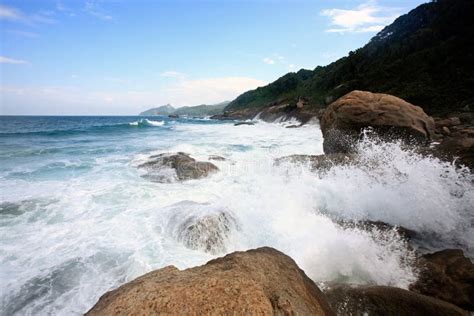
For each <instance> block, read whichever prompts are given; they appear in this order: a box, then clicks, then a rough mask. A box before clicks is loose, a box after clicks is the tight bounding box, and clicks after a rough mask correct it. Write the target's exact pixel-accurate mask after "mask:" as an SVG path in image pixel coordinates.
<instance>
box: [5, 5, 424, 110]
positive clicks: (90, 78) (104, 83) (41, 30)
mask: <svg viewBox="0 0 474 316" xmlns="http://www.w3.org/2000/svg"><path fill="white" fill-rule="evenodd" d="M424 2H426V1H419V0H379V1H375V0H368V1H367V0H363V1H354V0H350V1H348V0H321V1H316V0H313V1H309V0H307V1H303V0H253V1H250V0H239V1H237V0H228V1H224V0H222V1H217V0H213V1H204V0H194V1H191V0H188V1H185V0H174V1H160V0H156V1H153V0H133V1H132V0H102V1H100V0H84V1H81V0H69V1H68V0H22V1H19V0H17V1H10V0H0V115H136V114H138V113H139V112H141V111H143V110H146V109H148V108H151V107H154V106H159V105H163V104H168V103H170V104H172V105H174V106H176V107H179V106H184V105H188V106H189V105H198V104H213V103H218V102H221V101H224V100H232V99H234V98H235V97H237V96H238V95H239V94H241V93H243V92H245V91H248V90H251V89H255V88H256V87H259V86H264V85H265V84H268V83H270V82H272V81H274V80H276V79H278V78H279V77H281V76H282V75H284V74H286V73H288V72H294V71H298V70H299V69H301V68H304V69H314V68H315V67H316V66H319V65H327V64H328V63H331V62H333V61H335V60H337V59H338V58H340V57H343V56H345V55H347V54H348V53H349V51H351V50H355V49H357V48H359V47H362V46H363V45H364V44H365V43H367V42H368V41H369V40H370V38H371V37H373V36H374V35H375V34H376V33H377V32H378V31H380V30H381V29H382V28H383V27H384V26H385V25H388V24H390V23H391V22H393V21H394V19H395V18H396V17H398V16H400V15H401V14H404V13H407V12H408V11H410V10H411V9H413V8H415V7H416V6H418V5H420V4H422V3H424Z"/></svg>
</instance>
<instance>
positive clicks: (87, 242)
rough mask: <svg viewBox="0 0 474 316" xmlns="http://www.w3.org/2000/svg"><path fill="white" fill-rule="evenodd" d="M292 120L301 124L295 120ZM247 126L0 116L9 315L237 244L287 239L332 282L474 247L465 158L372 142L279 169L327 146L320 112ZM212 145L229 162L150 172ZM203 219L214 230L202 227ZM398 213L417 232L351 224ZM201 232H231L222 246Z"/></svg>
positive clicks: (402, 272) (1, 298)
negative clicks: (407, 236) (319, 166)
mask: <svg viewBox="0 0 474 316" xmlns="http://www.w3.org/2000/svg"><path fill="white" fill-rule="evenodd" d="M287 124H289V123H287ZM284 125H285V124H268V123H263V122H259V123H258V124H256V125H253V126H249V125H243V126H233V123H232V122H220V121H214V120H206V119H177V120H174V119H169V118H167V117H154V118H148V119H144V118H139V117H6V116H4V117H0V279H1V282H0V314H2V315H12V314H18V315H48V314H55V315H75V314H82V313H84V312H86V311H87V310H88V309H89V308H90V307H92V305H93V304H94V303H95V302H96V301H97V300H98V298H99V297H100V296H101V295H102V294H104V293H105V292H106V291H108V290H110V289H113V288H115V287H117V286H119V285H120V284H123V283H124V282H127V281H130V280H132V279H134V278H136V277H138V276H140V275H142V274H144V273H146V272H149V271H151V270H153V269H157V268H161V267H164V266H167V265H174V266H176V267H178V268H180V269H184V268H187V267H192V266H196V265H201V264H204V263H205V262H207V261H208V260H210V259H212V258H214V257H217V256H221V255H223V254H225V253H228V252H232V251H236V250H246V249H249V248H256V247H260V246H271V247H275V248H277V249H279V250H281V251H283V252H285V253H286V254H288V255H290V256H291V257H292V258H293V259H294V260H295V261H296V262H297V263H298V264H299V265H300V267H301V268H302V269H304V270H305V272H306V273H307V274H308V275H309V276H310V277H311V278H312V279H313V280H314V281H316V282H317V283H318V284H319V285H320V286H324V285H325V284H327V283H330V282H347V283H358V284H380V285H391V286H398V287H402V288H406V287H407V286H408V285H409V284H410V283H411V282H413V281H414V280H416V278H417V273H418V271H417V269H416V268H415V266H414V251H415V250H416V251H420V252H427V251H434V250H437V249H442V248H446V247H455V248H461V249H463V250H464V251H465V252H466V254H467V255H469V256H471V258H472V256H473V253H474V231H473V221H474V220H473V209H474V192H473V189H472V183H473V178H472V175H471V173H470V172H469V171H468V170H465V169H456V168H455V167H454V166H453V165H451V164H449V163H444V162H441V161H439V160H437V159H434V158H430V157H421V156H419V155H417V154H415V153H413V152H411V151H409V150H406V149H402V148H401V146H400V145H399V144H397V143H388V144H387V143H386V144H380V143H377V142H375V141H371V140H368V139H367V140H364V141H361V143H360V144H359V149H360V153H361V155H362V158H363V160H364V161H365V162H366V163H365V164H362V165H360V166H344V167H343V166H339V167H334V168H332V169H331V170H329V171H328V172H326V173H322V174H316V173H313V172H311V171H310V169H309V167H308V166H306V165H298V164H283V165H279V166H275V165H274V164H273V162H274V159H275V158H278V157H281V156H285V155H291V154H321V153H322V135H321V132H320V129H319V126H318V125H317V124H314V125H307V126H304V127H302V128H292V129H287V128H285V126H284ZM178 151H182V152H186V153H189V154H191V156H192V157H194V158H196V159H198V160H204V161H207V160H208V158H209V156H210V155H219V156H222V157H225V158H226V160H225V161H212V162H213V163H214V164H216V165H217V166H218V167H219V169H220V172H218V173H216V174H213V175H212V176H210V177H208V178H204V179H199V180H190V181H184V182H178V181H174V180H173V177H172V174H170V181H169V182H168V183H155V182H151V181H149V180H148V179H147V178H145V177H143V175H144V172H145V171H144V170H143V169H139V168H137V167H138V166H139V165H140V164H141V163H143V162H145V161H147V160H148V159H149V157H150V156H151V155H153V154H158V153H164V152H178ZM197 219H198V220H201V224H202V226H199V230H198V232H199V234H198V235H197V236H196V235H192V236H189V235H187V233H188V232H189V231H190V230H189V229H188V228H189V223H190V222H191V223H193V221H196V220H197ZM341 220H346V221H360V220H373V221H383V222H386V223H389V224H391V225H401V226H403V227H406V228H408V229H411V230H415V231H416V232H417V233H418V237H417V238H416V240H414V242H413V244H412V245H411V246H410V245H408V244H407V243H406V241H404V240H403V239H401V238H400V237H399V236H398V235H397V234H396V233H395V231H394V230H387V231H383V230H376V229H374V230H372V231H366V230H361V229H357V228H354V227H352V228H351V227H343V226H341V225H339V224H338V222H340V221H341ZM200 236H211V237H215V236H217V237H218V239H219V238H220V239H219V242H217V246H216V247H215V248H213V249H211V251H209V249H206V247H205V245H204V244H203V241H202V240H201V239H200Z"/></svg>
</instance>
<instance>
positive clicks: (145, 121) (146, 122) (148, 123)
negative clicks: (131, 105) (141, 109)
mask: <svg viewBox="0 0 474 316" xmlns="http://www.w3.org/2000/svg"><path fill="white" fill-rule="evenodd" d="M128 124H129V125H130V126H163V125H165V122H164V121H152V120H149V119H140V120H138V121H136V122H131V123H128Z"/></svg>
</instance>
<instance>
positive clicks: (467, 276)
mask: <svg viewBox="0 0 474 316" xmlns="http://www.w3.org/2000/svg"><path fill="white" fill-rule="evenodd" d="M420 263H421V265H422V267H423V268H422V271H421V273H420V276H419V279H418V281H417V282H416V283H414V284H412V285H411V286H410V290H412V291H415V292H417V293H421V294H424V295H429V296H433V297H436V298H439V299H442V300H445V301H447V302H450V303H453V304H455V305H457V306H459V307H462V308H464V309H467V310H470V311H474V265H473V264H472V262H471V260H469V259H468V258H466V257H465V256H464V254H463V252H462V250H458V249H446V250H443V251H438V252H435V253H432V254H427V255H424V256H422V258H421V260H420Z"/></svg>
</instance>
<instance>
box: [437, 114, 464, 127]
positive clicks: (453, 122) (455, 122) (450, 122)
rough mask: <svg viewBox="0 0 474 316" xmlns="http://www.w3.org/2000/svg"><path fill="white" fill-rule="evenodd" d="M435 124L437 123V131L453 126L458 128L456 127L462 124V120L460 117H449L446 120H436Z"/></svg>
mask: <svg viewBox="0 0 474 316" xmlns="http://www.w3.org/2000/svg"><path fill="white" fill-rule="evenodd" d="M434 122H435V127H436V128H437V129H438V128H442V127H443V126H446V127H451V126H456V125H460V124H461V120H460V119H459V117H455V116H454V117H448V118H445V119H435V120H434Z"/></svg>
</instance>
